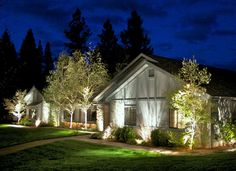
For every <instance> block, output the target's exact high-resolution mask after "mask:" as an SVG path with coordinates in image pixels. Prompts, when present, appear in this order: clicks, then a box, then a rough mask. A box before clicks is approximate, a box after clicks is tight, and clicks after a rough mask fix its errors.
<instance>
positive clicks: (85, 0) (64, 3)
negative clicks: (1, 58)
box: [0, 0, 236, 70]
mask: <svg viewBox="0 0 236 171" xmlns="http://www.w3.org/2000/svg"><path fill="white" fill-rule="evenodd" d="M76 8H80V10H81V12H82V15H83V16H84V17H85V19H86V22H87V24H88V25H89V27H90V29H91V31H92V36H91V37H90V39H89V43H90V44H91V46H95V45H96V43H97V41H98V37H97V35H98V34H99V33H100V32H101V29H102V25H103V23H104V21H105V19H107V18H109V19H110V20H111V22H112V24H113V27H114V29H115V32H116V34H117V35H118V34H119V33H120V31H121V30H123V29H125V28H126V27H127V19H128V18H129V17H130V12H131V10H134V9H135V10H137V12H138V13H139V15H140V16H141V17H142V19H143V24H144V28H145V31H146V33H147V34H148V35H149V37H150V38H151V44H152V46H153V47H154V52H155V54H156V55H161V56H165V57H170V58H178V59H182V58H184V57H185V58H187V57H192V56H193V55H194V56H195V58H196V59H197V61H198V62H199V63H202V64H206V65H212V66H215V67H221V68H227V69H233V70H236V1H235V0H158V1H157V0H153V1H152V0H143V1H141V0H0V33H1V34H2V32H3V31H4V30H5V29H6V28H7V29H8V30H9V32H10V35H11V38H12V40H13V42H14V44H15V46H16V49H17V51H19V48H20V45H21V43H22V40H23V38H24V37H25V35H26V31H27V30H28V29H29V28H32V29H33V32H34V36H35V39H36V43H37V42H38V41H39V39H41V40H42V43H43V45H45V44H46V41H50V43H51V45H52V50H53V54H54V56H56V57H57V56H58V54H59V53H60V52H62V51H63V50H65V47H64V42H66V41H67V40H66V38H65V36H64V29H65V28H67V24H68V22H69V21H70V20H71V16H72V14H73V13H74V11H75V9H76Z"/></svg>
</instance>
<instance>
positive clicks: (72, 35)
mask: <svg viewBox="0 0 236 171" xmlns="http://www.w3.org/2000/svg"><path fill="white" fill-rule="evenodd" d="M68 26H69V28H68V29H67V30H65V31H64V33H65V36H66V38H68V39H69V40H70V42H69V43H65V45H66V46H67V47H68V49H69V51H70V52H74V51H75V50H79V51H81V52H85V51H87V50H88V46H87V44H86V42H87V40H88V37H89V36H90V34H91V33H90V29H89V28H88V26H87V24H86V22H85V18H84V17H82V16H81V11H80V9H78V8H77V9H76V11H75V13H74V14H73V15H72V20H71V21H70V22H69V24H68Z"/></svg>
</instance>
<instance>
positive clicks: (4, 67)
mask: <svg viewBox="0 0 236 171" xmlns="http://www.w3.org/2000/svg"><path fill="white" fill-rule="evenodd" d="M16 62H17V55H16V50H15V46H14V44H13V43H12V42H11V40H10V36H9V33H8V31H7V30H5V31H4V33H3V35H2V37H1V38H0V122H1V121H2V120H4V119H6V118H7V117H6V116H7V115H4V114H6V113H5V111H4V107H3V105H2V104H3V98H9V97H11V96H13V94H14V93H15V91H16V87H17V86H16V78H17V68H18V67H17V65H16Z"/></svg>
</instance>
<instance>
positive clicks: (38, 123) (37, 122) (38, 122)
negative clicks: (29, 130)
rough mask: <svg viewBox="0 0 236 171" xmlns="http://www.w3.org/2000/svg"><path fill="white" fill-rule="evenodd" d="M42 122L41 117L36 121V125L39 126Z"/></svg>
mask: <svg viewBox="0 0 236 171" xmlns="http://www.w3.org/2000/svg"><path fill="white" fill-rule="evenodd" d="M40 123H41V120H40V119H37V120H36V121H35V126H36V127H38V126H39V125H40Z"/></svg>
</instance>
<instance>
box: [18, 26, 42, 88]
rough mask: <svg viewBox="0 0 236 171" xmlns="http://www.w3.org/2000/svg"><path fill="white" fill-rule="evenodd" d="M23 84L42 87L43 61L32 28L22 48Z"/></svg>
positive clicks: (24, 86) (22, 85) (29, 86)
mask: <svg viewBox="0 0 236 171" xmlns="http://www.w3.org/2000/svg"><path fill="white" fill-rule="evenodd" d="M19 55H20V62H21V64H22V69H21V75H20V76H21V86H20V88H22V89H30V88H31V87H32V86H33V85H35V86H36V87H40V78H41V63H40V58H39V53H38V49H37V48H36V44H35V39H34V35H33V31H32V29H29V30H28V32H27V34H26V37H25V39H24V40H23V43H22V45H21V48H20V53H19Z"/></svg>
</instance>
